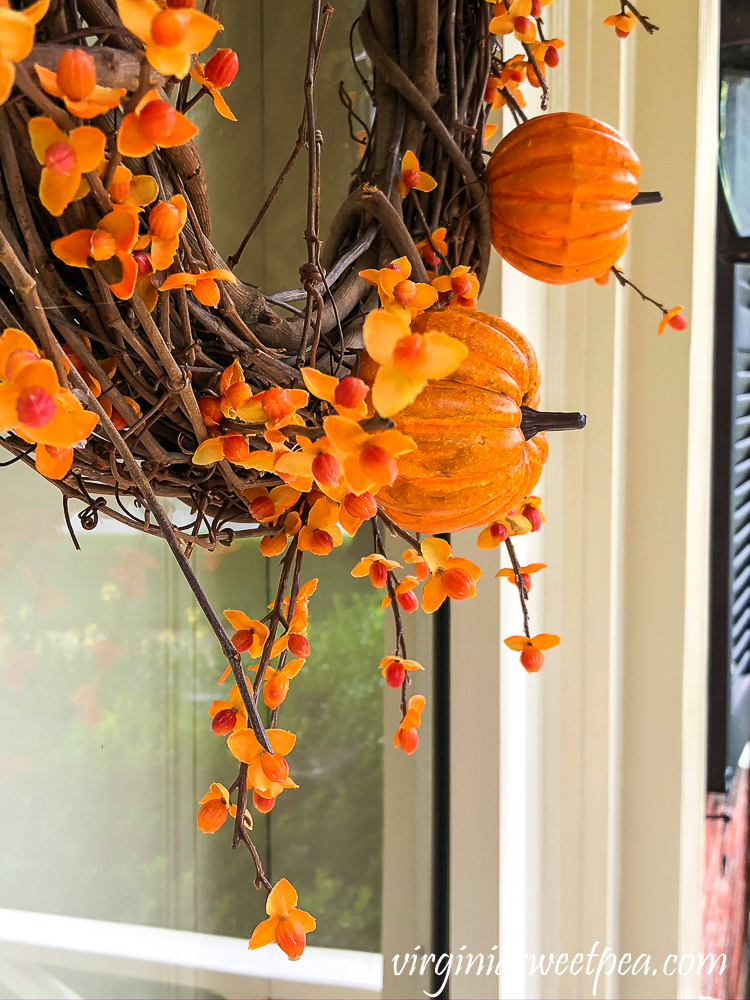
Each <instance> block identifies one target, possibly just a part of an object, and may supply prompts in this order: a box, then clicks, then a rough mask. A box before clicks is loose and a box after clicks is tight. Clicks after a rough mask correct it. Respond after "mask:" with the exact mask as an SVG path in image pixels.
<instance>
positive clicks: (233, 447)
mask: <svg viewBox="0 0 750 1000" xmlns="http://www.w3.org/2000/svg"><path fill="white" fill-rule="evenodd" d="M249 454H250V448H249V447H248V444H247V441H246V439H245V438H243V436H242V435H241V434H228V435H227V436H226V437H225V438H224V457H225V458H228V459H229V461H230V462H244V461H245V459H246V458H247V457H248V455H249Z"/></svg>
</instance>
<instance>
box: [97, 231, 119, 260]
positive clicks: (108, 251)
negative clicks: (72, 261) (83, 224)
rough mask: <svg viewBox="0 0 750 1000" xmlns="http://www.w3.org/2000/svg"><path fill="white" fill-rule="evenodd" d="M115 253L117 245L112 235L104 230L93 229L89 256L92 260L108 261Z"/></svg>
mask: <svg viewBox="0 0 750 1000" xmlns="http://www.w3.org/2000/svg"><path fill="white" fill-rule="evenodd" d="M116 251H117V244H116V243H115V238H114V236H113V235H112V233H108V232H107V231H106V229H95V230H94V232H93V234H92V236H91V256H92V257H93V258H94V260H109V259H110V257H114V255H115V253H116Z"/></svg>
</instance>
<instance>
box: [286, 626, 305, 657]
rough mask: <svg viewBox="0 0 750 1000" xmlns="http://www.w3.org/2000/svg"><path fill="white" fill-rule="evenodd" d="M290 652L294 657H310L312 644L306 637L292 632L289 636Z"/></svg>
mask: <svg viewBox="0 0 750 1000" xmlns="http://www.w3.org/2000/svg"><path fill="white" fill-rule="evenodd" d="M289 652H290V653H291V654H292V656H309V655H310V643H309V642H308V641H307V639H306V637H305V636H304V635H300V634H299V632H292V634H291V635H290V636H289Z"/></svg>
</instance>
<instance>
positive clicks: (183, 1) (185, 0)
mask: <svg viewBox="0 0 750 1000" xmlns="http://www.w3.org/2000/svg"><path fill="white" fill-rule="evenodd" d="M167 7H171V8H172V10H181V9H182V8H185V7H189V8H192V7H195V0H167Z"/></svg>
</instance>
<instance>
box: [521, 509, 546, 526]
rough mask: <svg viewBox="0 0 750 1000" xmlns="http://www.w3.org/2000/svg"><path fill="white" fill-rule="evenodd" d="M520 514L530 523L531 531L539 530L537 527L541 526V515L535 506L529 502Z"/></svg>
mask: <svg viewBox="0 0 750 1000" xmlns="http://www.w3.org/2000/svg"><path fill="white" fill-rule="evenodd" d="M521 514H522V515H523V516H524V517H525V518H526V520H527V521H528V522H529V523H530V524H531V530H532V531H539V529H540V528H541V526H542V515H541V514H540V513H539V511H538V510H537V509H536V507H532V506H531V504H528V505H527V506H526V507H524V509H523V510H522V511H521Z"/></svg>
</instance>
